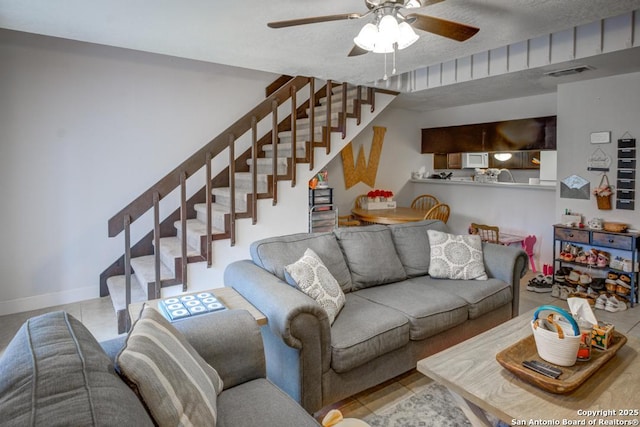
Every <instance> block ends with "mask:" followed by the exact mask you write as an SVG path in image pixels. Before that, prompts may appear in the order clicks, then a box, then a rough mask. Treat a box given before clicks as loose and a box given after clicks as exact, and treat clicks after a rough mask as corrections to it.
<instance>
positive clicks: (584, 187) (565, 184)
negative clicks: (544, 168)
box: [560, 175, 591, 200]
mask: <svg viewBox="0 0 640 427" xmlns="http://www.w3.org/2000/svg"><path fill="white" fill-rule="evenodd" d="M590 188H591V183H590V182H589V180H587V179H584V178H583V177H581V176H578V175H571V176H568V177H566V178H564V179H563V180H562V181H560V197H561V198H563V199H585V200H589V198H590V197H591V196H590V194H589V193H590V191H589V189H590Z"/></svg>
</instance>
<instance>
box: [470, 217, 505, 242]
mask: <svg viewBox="0 0 640 427" xmlns="http://www.w3.org/2000/svg"><path fill="white" fill-rule="evenodd" d="M471 232H472V233H473V234H477V235H479V236H480V239H482V241H484V242H490V243H498V244H500V228H499V227H497V226H495V225H485V224H476V223H475V222H472V223H471Z"/></svg>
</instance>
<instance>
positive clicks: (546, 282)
mask: <svg viewBox="0 0 640 427" xmlns="http://www.w3.org/2000/svg"><path fill="white" fill-rule="evenodd" d="M552 286H553V277H552V276H550V275H546V276H545V275H544V274H538V275H537V276H536V277H534V278H533V279H531V280H530V281H529V283H527V290H528V291H531V292H551V288H552Z"/></svg>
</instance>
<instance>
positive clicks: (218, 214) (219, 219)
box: [193, 203, 229, 230]
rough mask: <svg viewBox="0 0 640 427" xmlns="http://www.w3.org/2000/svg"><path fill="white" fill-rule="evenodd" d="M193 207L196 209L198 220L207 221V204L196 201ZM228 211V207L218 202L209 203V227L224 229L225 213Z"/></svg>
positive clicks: (204, 222)
mask: <svg viewBox="0 0 640 427" xmlns="http://www.w3.org/2000/svg"><path fill="white" fill-rule="evenodd" d="M193 208H194V209H195V211H196V215H197V219H198V221H200V222H202V223H203V224H206V223H207V204H206V203H196V204H195V205H194V206H193ZM228 213H229V207H228V206H224V205H221V204H218V203H211V227H212V228H214V229H216V230H224V228H225V215H227V214H228Z"/></svg>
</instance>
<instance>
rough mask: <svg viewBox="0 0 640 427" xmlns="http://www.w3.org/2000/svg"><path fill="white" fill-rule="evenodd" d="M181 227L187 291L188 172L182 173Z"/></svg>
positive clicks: (183, 275)
mask: <svg viewBox="0 0 640 427" xmlns="http://www.w3.org/2000/svg"><path fill="white" fill-rule="evenodd" d="M180 228H181V229H182V242H181V244H180V249H181V259H182V265H181V266H180V267H181V272H182V292H186V291H187V172H184V171H183V172H182V173H181V174H180Z"/></svg>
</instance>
